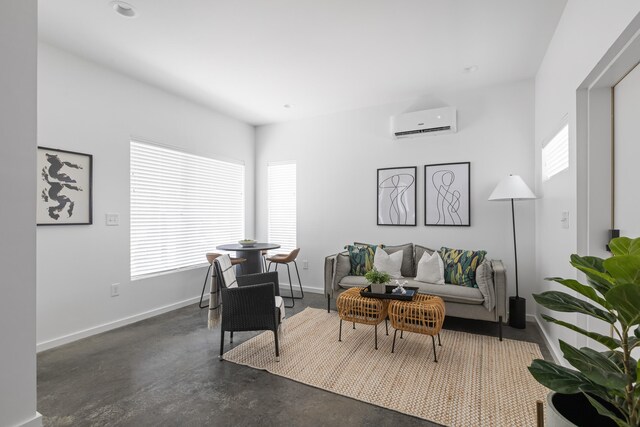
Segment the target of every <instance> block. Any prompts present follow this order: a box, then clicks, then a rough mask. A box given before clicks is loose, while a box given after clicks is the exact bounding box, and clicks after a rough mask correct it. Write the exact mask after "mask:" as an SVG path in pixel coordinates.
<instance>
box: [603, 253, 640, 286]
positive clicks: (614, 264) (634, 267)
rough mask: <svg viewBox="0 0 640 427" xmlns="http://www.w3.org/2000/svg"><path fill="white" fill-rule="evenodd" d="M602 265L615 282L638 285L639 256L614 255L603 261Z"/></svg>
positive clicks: (639, 273) (639, 282)
mask: <svg viewBox="0 0 640 427" xmlns="http://www.w3.org/2000/svg"><path fill="white" fill-rule="evenodd" d="M604 267H605V268H606V269H607V271H608V272H609V274H611V276H612V277H613V278H614V279H615V280H616V283H637V284H638V285H640V256H635V255H619V256H614V257H611V258H609V259H606V260H605V261H604Z"/></svg>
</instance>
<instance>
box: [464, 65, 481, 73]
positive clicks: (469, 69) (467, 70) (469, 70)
mask: <svg viewBox="0 0 640 427" xmlns="http://www.w3.org/2000/svg"><path fill="white" fill-rule="evenodd" d="M476 71H478V66H477V65H469V66H468V67H464V68H463V69H462V72H463V73H475V72H476Z"/></svg>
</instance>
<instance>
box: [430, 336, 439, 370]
mask: <svg viewBox="0 0 640 427" xmlns="http://www.w3.org/2000/svg"><path fill="white" fill-rule="evenodd" d="M431 344H433V361H434V362H436V363H438V358H437V357H436V339H435V337H434V336H433V335H431Z"/></svg>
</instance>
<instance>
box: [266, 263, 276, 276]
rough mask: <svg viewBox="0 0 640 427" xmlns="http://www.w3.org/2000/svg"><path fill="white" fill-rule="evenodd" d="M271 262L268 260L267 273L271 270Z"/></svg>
mask: <svg viewBox="0 0 640 427" xmlns="http://www.w3.org/2000/svg"><path fill="white" fill-rule="evenodd" d="M266 262H267V261H265V263H266ZM271 264H273V263H272V262H269V266H268V267H267V273H268V272H269V271H271ZM277 268H278V267H277V266H276V269H277Z"/></svg>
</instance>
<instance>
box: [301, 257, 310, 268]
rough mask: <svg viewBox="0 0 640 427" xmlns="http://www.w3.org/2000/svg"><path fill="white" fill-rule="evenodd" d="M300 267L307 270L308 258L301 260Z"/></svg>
mask: <svg viewBox="0 0 640 427" xmlns="http://www.w3.org/2000/svg"><path fill="white" fill-rule="evenodd" d="M302 269H303V270H308V269H309V261H308V260H306V259H305V260H304V261H302Z"/></svg>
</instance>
